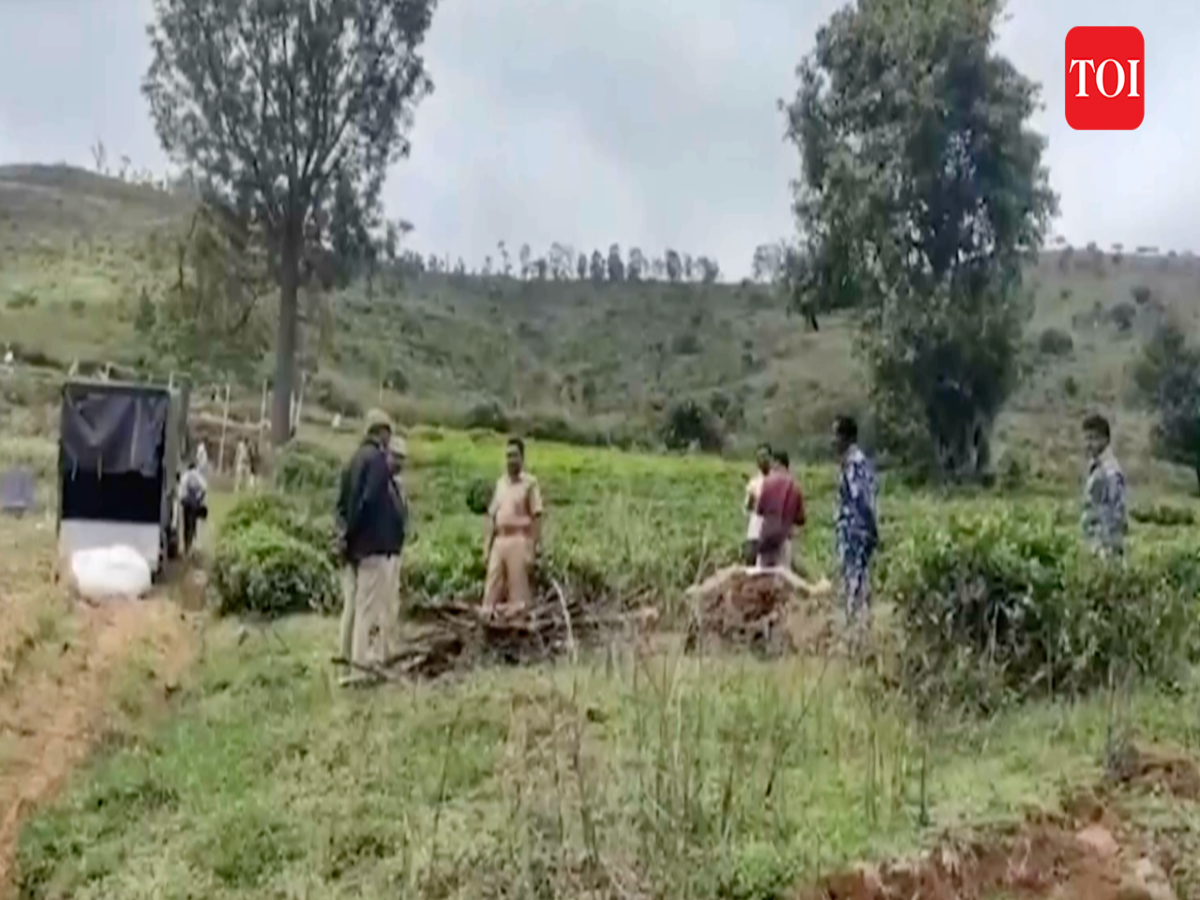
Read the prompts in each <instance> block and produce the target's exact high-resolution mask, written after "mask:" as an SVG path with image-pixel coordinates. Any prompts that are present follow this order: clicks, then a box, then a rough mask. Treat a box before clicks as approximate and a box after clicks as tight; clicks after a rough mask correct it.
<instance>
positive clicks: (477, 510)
mask: <svg viewBox="0 0 1200 900" xmlns="http://www.w3.org/2000/svg"><path fill="white" fill-rule="evenodd" d="M492 488H493V486H492V484H491V483H490V482H489V481H488V480H487V479H486V478H476V479H474V480H473V481H472V482H471V483H470V484H469V485H467V509H469V510H470V511H471V512H473V513H474V514H475V515H477V516H482V515H484V514H485V513H486V512H487V511H488V506H490V505H491V502H492Z"/></svg>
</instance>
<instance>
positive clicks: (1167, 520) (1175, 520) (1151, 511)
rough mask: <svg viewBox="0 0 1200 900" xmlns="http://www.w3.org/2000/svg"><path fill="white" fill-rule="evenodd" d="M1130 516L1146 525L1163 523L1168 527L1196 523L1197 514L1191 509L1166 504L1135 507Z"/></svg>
mask: <svg viewBox="0 0 1200 900" xmlns="http://www.w3.org/2000/svg"><path fill="white" fill-rule="evenodd" d="M1129 517H1130V518H1131V519H1133V520H1134V521H1135V522H1141V523H1142V524H1144V525H1162V526H1164V527H1166V528H1174V527H1179V526H1185V525H1195V524H1196V514H1195V513H1193V512H1192V511H1191V510H1190V509H1188V508H1187V507H1182V506H1168V505H1166V504H1159V505H1157V506H1139V507H1135V508H1134V509H1132V510H1130V512H1129Z"/></svg>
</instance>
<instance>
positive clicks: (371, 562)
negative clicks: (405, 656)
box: [337, 410, 405, 684]
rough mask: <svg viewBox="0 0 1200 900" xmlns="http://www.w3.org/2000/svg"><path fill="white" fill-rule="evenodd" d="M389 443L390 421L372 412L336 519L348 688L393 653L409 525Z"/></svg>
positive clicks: (344, 485) (347, 476)
mask: <svg viewBox="0 0 1200 900" xmlns="http://www.w3.org/2000/svg"><path fill="white" fill-rule="evenodd" d="M391 442H392V423H391V420H390V419H389V418H388V417H387V415H386V414H385V413H383V412H381V411H379V410H371V411H370V412H368V413H367V433H366V436H365V438H364V439H363V442H362V445H361V446H360V447H359V448H358V450H357V451H356V452H355V454H354V456H353V457H351V459H350V463H349V464H348V465H347V466H346V468H345V470H344V471H343V472H342V480H341V490H340V491H339V495H338V504H337V518H338V524H339V526H340V528H341V537H342V553H343V563H344V567H343V572H342V592H343V594H342V602H343V609H342V628H341V639H342V647H341V651H342V658H343V659H344V660H346V661H347V662H348V663H349V664H350V666H351V667H352V671H350V672H349V673H348V674H347V675H346V676H345V677H344V678H343V683H347V684H349V683H359V682H362V681H369V680H372V675H371V672H372V671H373V670H378V669H379V668H380V667H382V666H383V665H385V664H386V662H387V660H388V657H389V656H390V655H391V653H392V652H393V650H394V635H395V629H396V625H397V624H398V623H397V621H396V618H397V614H398V610H397V604H398V602H399V594H400V552H401V550H402V549H403V548H404V528H405V521H404V508H403V504H401V503H399V502H397V499H396V490H395V488H394V486H393V481H392V474H393V473H392V464H391V461H390V456H389V447H390V445H391Z"/></svg>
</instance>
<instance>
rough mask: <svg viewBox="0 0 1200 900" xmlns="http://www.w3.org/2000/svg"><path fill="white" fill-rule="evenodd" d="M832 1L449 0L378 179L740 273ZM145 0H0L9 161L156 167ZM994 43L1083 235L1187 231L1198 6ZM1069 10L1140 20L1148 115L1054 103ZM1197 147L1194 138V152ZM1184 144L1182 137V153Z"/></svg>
mask: <svg viewBox="0 0 1200 900" xmlns="http://www.w3.org/2000/svg"><path fill="white" fill-rule="evenodd" d="M841 5H843V3H842V0H806V2H798V0H441V2H440V4H439V7H438V10H437V12H436V14H435V17H434V24H433V27H432V29H431V30H430V33H429V35H428V40H427V43H426V47H425V53H426V61H427V65H428V68H429V70H430V72H431V74H432V76H433V78H434V81H435V84H436V90H435V92H434V94H433V95H432V96H431V97H429V98H428V99H427V100H426V101H425V102H424V103H423V104H422V105H421V106H420V108H419V109H418V111H417V117H416V125H415V128H414V130H413V133H412V141H413V152H412V156H411V158H409V159H408V160H405V161H403V162H402V163H400V164H399V165H398V166H397V167H396V168H395V169H394V170H393V172H392V173H391V176H390V178H389V181H388V185H387V189H386V193H385V204H386V206H387V212H388V215H389V216H390V217H392V218H404V219H407V220H408V221H410V222H412V223H413V224H414V225H415V226H416V230H415V231H414V233H413V234H412V235H411V236H410V238H409V241H408V246H410V247H412V248H414V249H417V250H420V251H421V252H423V253H429V252H437V253H438V254H439V255H444V254H449V255H450V256H451V257H455V258H457V257H458V256H462V257H464V258H465V259H466V260H468V262H469V263H470V264H471V265H478V264H479V263H480V262H482V260H483V258H484V256H486V255H488V254H493V255H495V254H496V244H497V242H498V241H500V240H504V241H506V242H507V244H508V246H509V247H510V248H512V249H513V251H514V255H515V250H516V248H518V247H520V246H521V245H522V244H524V243H529V244H530V245H531V247H532V248H533V250H534V253H535V255H537V254H539V253H542V252H545V250H546V248H548V247H549V245H550V244H551V242H554V241H560V242H562V243H566V244H569V245H572V246H574V247H576V248H577V249H580V250H587V251H589V252H590V250H592V249H596V248H600V249H602V250H607V248H608V246H609V245H610V244H612V243H614V242H615V243H618V244H620V245H621V247H622V248H624V249H628V248H630V247H635V246H636V247H640V248H642V249H643V251H645V252H646V254H647V255H658V254H661V252H662V251H663V249H664V248H666V247H673V248H676V249H678V250H680V251H681V252H690V253H692V254H695V255H699V254H709V255H712V256H715V257H716V258H717V259H718V260H719V261H720V263H721V266H722V269H723V270H724V272H725V273H726V275H728V276H733V277H738V276H741V275H744V274H746V273H747V272H748V270H749V266H750V260H751V257H752V254H753V250H754V247H755V246H757V245H758V244H761V243H765V242H769V241H773V240H778V239H780V238H786V237H789V236H790V235H792V234H793V232H794V223H793V221H792V217H791V211H790V191H789V186H788V185H789V181H790V180H791V179H792V178H794V177H795V176H796V175H797V174H798V171H799V157H798V155H797V152H796V150H795V148H794V147H792V146H791V145H790V144H787V143H785V141H784V140H783V130H784V121H783V117H782V115H781V114H780V112H779V110H778V108H777V105H776V104H777V100H778V99H779V98H781V97H790V96H792V95H793V94H794V91H795V87H796V80H795V74H794V73H795V67H796V64H797V63H798V62H799V60H800V59H801V58H802V57H803V56H804V54H806V53H807V52H808V51H809V50H811V48H812V44H813V40H814V36H815V33H816V29H817V28H818V27H819V25H820V24H821V23H823V22H824V21H826V20H827V19H828V18H829V16H830V15H831V14H832V13H833V12H834V11H835V10H836V9H837V8H838V7H839V6H841ZM150 14H151V3H150V0H0V164H5V163H16V162H43V163H53V162H63V161H65V162H69V163H72V164H77V165H81V166H90V165H91V153H90V150H89V148H90V147H91V146H92V145H93V144H94V143H95V142H96V141H97V140H102V141H103V142H104V143H105V145H106V147H107V149H108V155H109V159H110V160H111V161H114V162H115V161H116V160H117V159H118V158H119V157H120V156H123V155H124V156H128V157H129V158H130V159H131V161H132V163H133V165H134V166H135V167H137V168H142V167H146V168H150V169H153V170H155V171H160V172H161V171H165V169H166V160H165V158H164V156H163V154H162V152H161V151H160V149H159V146H158V141H157V138H156V136H155V133H154V129H153V126H152V124H151V122H150V119H149V116H148V112H147V108H146V104H145V101H144V99H143V98H142V95H141V93H140V90H139V86H140V82H141V77H142V75H143V73H144V71H145V69H146V66H147V64H148V62H149V49H148V46H147V42H146V38H145V24H146V22H147V21H148V18H149V16H150ZM1007 16H1008V20H1007V21H1006V23H1005V24H1004V26H1003V28H1002V32H1001V41H1000V46H1001V50H1002V52H1004V53H1006V54H1007V55H1008V56H1009V57H1010V58H1011V59H1012V60H1013V62H1014V63H1015V64H1016V65H1017V66H1018V67H1019V68H1020V69H1021V70H1022V71H1023V72H1025V74H1027V75H1029V76H1030V77H1032V78H1034V79H1035V80H1037V81H1039V82H1041V83H1042V84H1043V86H1044V91H1043V102H1044V104H1045V109H1044V110H1043V111H1042V112H1041V113H1039V115H1038V116H1037V118H1036V120H1035V123H1034V124H1035V127H1036V128H1037V129H1038V130H1039V131H1041V132H1042V133H1043V134H1045V135H1046V136H1047V138H1048V140H1049V146H1048V149H1047V155H1046V163H1047V164H1048V166H1049V168H1050V173H1051V182H1052V185H1053V187H1054V188H1055V190H1056V191H1058V193H1059V194H1060V200H1061V213H1060V217H1059V219H1058V220H1057V221H1056V223H1055V231H1056V233H1059V234H1062V235H1064V236H1065V237H1066V238H1067V239H1068V240H1070V241H1071V242H1072V243H1075V244H1084V243H1087V242H1088V241H1092V240H1094V241H1097V242H1098V243H1099V244H1101V245H1102V246H1108V245H1110V244H1112V243H1114V242H1122V243H1124V244H1125V245H1126V246H1127V247H1134V246H1138V245H1150V246H1156V247H1160V248H1162V249H1163V250H1164V251H1165V250H1167V249H1176V250H1179V251H1183V250H1186V249H1192V248H1195V249H1198V250H1200V247H1197V246H1196V244H1197V241H1196V238H1195V236H1194V234H1193V231H1194V227H1193V226H1195V225H1197V224H1198V220H1200V215H1198V212H1197V211H1200V165H1196V163H1195V162H1194V158H1195V147H1196V145H1197V140H1198V138H1200V116H1197V115H1196V113H1195V110H1196V103H1197V99H1196V98H1197V97H1200V56H1198V55H1197V54H1196V53H1195V52H1194V48H1195V46H1196V45H1197V38H1200V3H1198V2H1196V0H1143V2H1141V3H1140V4H1130V3H1128V2H1120V3H1118V2H1116V0H1086V2H1084V0H1053V2H1051V0H1010V3H1009V5H1008V9H1007ZM1075 25H1136V26H1137V27H1138V28H1140V29H1141V31H1142V33H1143V35H1144V36H1145V42H1146V63H1145V71H1144V90H1145V96H1146V118H1145V121H1144V123H1143V125H1142V126H1141V128H1139V129H1138V130H1136V131H1133V132H1076V131H1073V130H1072V129H1071V128H1070V127H1069V126H1068V125H1067V124H1066V121H1065V116H1064V109H1063V104H1064V91H1065V89H1064V85H1063V75H1062V72H1063V47H1064V41H1065V38H1066V34H1067V32H1068V31H1069V30H1070V29H1071V28H1072V27H1073V26H1075ZM1185 148H1186V149H1185ZM1186 151H1191V152H1186Z"/></svg>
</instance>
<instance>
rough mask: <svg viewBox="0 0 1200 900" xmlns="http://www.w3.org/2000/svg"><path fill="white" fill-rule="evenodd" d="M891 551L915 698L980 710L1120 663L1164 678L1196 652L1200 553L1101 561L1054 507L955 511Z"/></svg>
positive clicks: (1094, 676) (1088, 681) (1057, 689)
mask: <svg viewBox="0 0 1200 900" xmlns="http://www.w3.org/2000/svg"><path fill="white" fill-rule="evenodd" d="M911 540H912V546H911V548H910V550H911V552H910V553H902V554H893V555H892V559H891V560H890V565H889V570H888V588H889V592H890V593H892V594H893V595H894V597H895V600H896V603H897V607H898V610H899V613H900V618H901V621H902V623H903V627H904V633H905V646H904V650H903V653H902V660H901V662H902V672H903V680H904V683H905V684H906V686H907V688H908V689H909V690H910V691H911V692H912V693H913V695H914V697H915V698H916V699H917V700H918V702H919V703H921V704H922V705H926V706H928V705H931V704H934V705H942V704H948V705H950V706H955V707H957V706H967V707H972V708H975V709H977V710H979V711H984V712H989V711H991V710H994V709H995V708H997V707H998V706H1001V705H1003V704H1005V703H1006V702H1011V701H1020V700H1024V699H1026V698H1028V697H1030V696H1035V695H1039V694H1046V693H1051V692H1053V693H1062V694H1079V693H1084V692H1086V691H1088V690H1091V689H1094V688H1096V687H1101V686H1103V685H1106V684H1108V683H1109V679H1110V677H1113V676H1114V675H1115V676H1116V677H1118V678H1123V677H1124V676H1125V675H1126V674H1132V675H1138V676H1140V677H1144V678H1148V679H1155V680H1162V681H1172V680H1174V679H1176V678H1177V677H1178V676H1179V675H1180V673H1181V671H1182V669H1183V668H1184V667H1185V666H1186V664H1187V663H1189V662H1190V661H1192V660H1194V659H1196V658H1197V650H1198V645H1197V620H1196V612H1197V610H1196V600H1195V598H1196V593H1195V587H1196V585H1197V584H1200V555H1197V553H1196V551H1195V549H1194V548H1191V549H1186V550H1180V549H1178V548H1176V549H1172V550H1170V551H1168V552H1164V553H1161V554H1160V555H1159V556H1157V557H1152V558H1140V559H1137V560H1136V561H1135V560H1132V559H1131V560H1130V561H1129V562H1128V563H1127V564H1118V563H1106V562H1104V561H1101V560H1099V559H1096V558H1094V557H1093V556H1091V555H1090V554H1089V553H1088V552H1087V551H1086V550H1084V549H1083V548H1082V547H1081V546H1080V545H1079V543H1078V541H1077V540H1076V539H1075V537H1074V535H1073V534H1072V533H1071V532H1070V531H1068V530H1067V529H1064V528H1061V527H1058V525H1057V524H1056V522H1055V519H1054V516H1052V515H1022V514H1018V513H1005V514H1002V515H996V516H990V517H986V518H977V517H976V518H965V517H955V518H952V519H951V520H950V522H949V523H948V524H947V525H946V526H945V527H944V528H938V529H934V530H932V531H929V532H926V533H921V534H917V535H915V536H913V537H912V539H911Z"/></svg>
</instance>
